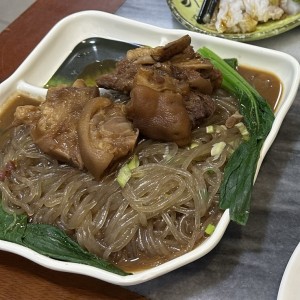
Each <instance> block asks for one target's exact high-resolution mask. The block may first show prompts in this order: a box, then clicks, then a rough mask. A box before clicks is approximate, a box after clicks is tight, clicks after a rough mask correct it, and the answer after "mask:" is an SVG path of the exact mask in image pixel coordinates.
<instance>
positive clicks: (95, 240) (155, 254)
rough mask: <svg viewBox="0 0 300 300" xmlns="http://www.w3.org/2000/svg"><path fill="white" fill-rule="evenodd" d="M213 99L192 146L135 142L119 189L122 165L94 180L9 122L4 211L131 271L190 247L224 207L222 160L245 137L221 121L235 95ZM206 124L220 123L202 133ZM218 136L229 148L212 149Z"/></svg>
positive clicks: (0, 161)
mask: <svg viewBox="0 0 300 300" xmlns="http://www.w3.org/2000/svg"><path fill="white" fill-rule="evenodd" d="M214 99H215V102H216V104H217V111H216V113H215V115H214V116H212V117H211V118H210V119H209V120H207V122H206V124H204V125H203V127H201V128H197V129H195V130H194V131H193V143H192V145H191V146H190V147H185V148H179V147H178V146H177V145H176V144H175V143H160V142H155V141H151V140H142V141H140V142H139V144H138V146H137V147H136V149H135V154H136V155H137V156H138V159H139V167H137V168H135V169H134V170H133V171H132V176H131V178H130V180H129V181H128V183H127V184H126V185H125V187H124V188H121V187H120V186H119V184H118V183H117V181H116V176H117V172H118V169H119V168H120V167H121V164H119V165H118V166H115V167H114V168H113V169H112V170H111V171H110V172H109V173H108V174H106V176H105V177H104V178H103V179H102V180H101V181H100V182H99V181H95V180H94V179H93V177H92V176H91V175H90V174H88V173H86V172H83V171H80V170H78V169H76V168H73V167H70V166H67V165H65V164H61V163H58V161H57V160H55V159H52V158H50V157H49V156H47V155H45V154H44V153H42V152H41V151H40V150H39V149H38V148H37V147H36V146H35V144H34V143H33V141H32V139H31V137H30V134H29V129H28V128H26V127H25V126H24V125H21V126H18V127H11V128H10V129H9V130H8V131H7V132H5V134H4V135H3V136H2V137H1V139H0V149H1V154H0V165H1V166H2V167H3V166H5V165H7V164H9V163H10V162H14V164H15V166H16V168H13V170H12V171H11V176H9V177H6V178H5V179H4V181H0V189H1V193H2V205H3V208H4V210H5V211H6V212H9V213H16V214H21V213H26V214H27V215H28V216H29V218H30V221H31V222H33V223H45V224H53V225H55V226H57V227H59V228H61V229H62V230H64V231H65V232H66V233H67V234H68V235H70V236H71V237H73V238H74V239H75V240H76V241H77V242H78V243H79V244H80V245H81V246H82V247H84V248H86V249H87V250H88V251H90V252H92V253H95V254H96V255H99V256H100V257H103V258H105V259H108V260H110V261H112V262H113V263H115V264H117V265H119V266H120V267H121V268H122V267H123V268H124V269H125V270H129V271H130V270H136V269H137V268H148V267H151V266H153V265H157V264H160V263H163V262H165V261H167V260H169V259H172V258H174V257H176V256H179V255H182V254H183V253H185V252H187V251H190V250H192V249H193V248H194V247H195V246H196V245H198V244H199V243H200V242H201V241H202V240H203V239H204V238H205V237H206V234H205V229H206V227H207V225H208V224H214V225H215V224H217V222H218V220H219V218H220V216H221V214H222V211H220V210H219V208H218V191H219V187H220V184H221V180H222V177H223V167H224V164H225V163H226V161H227V160H228V157H229V156H230V155H231V153H232V152H233V150H234V149H235V148H236V147H237V146H238V145H239V143H240V142H241V140H242V136H241V135H240V132H239V130H238V128H236V127H233V128H228V129H225V128H224V126H220V125H222V124H224V123H225V121H226V119H227V118H228V117H229V116H231V115H232V114H234V113H235V112H236V111H237V104H236V102H235V100H234V99H233V98H230V97H228V96H227V95H224V94H222V93H221V92H220V93H217V94H216V95H215V97H214ZM209 124H210V125H211V124H213V125H214V126H215V128H217V129H218V130H215V131H214V132H213V133H209V134H208V133H206V126H207V125H209ZM219 142H225V143H226V147H225V148H224V150H223V151H222V153H221V154H220V155H219V156H217V157H216V156H211V149H212V146H213V145H214V144H216V143H219ZM129 159H130V158H129Z"/></svg>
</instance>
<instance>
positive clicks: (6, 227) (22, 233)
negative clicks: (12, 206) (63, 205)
mask: <svg viewBox="0 0 300 300" xmlns="http://www.w3.org/2000/svg"><path fill="white" fill-rule="evenodd" d="M0 239H1V240H5V241H9V242H13V243H17V244H20V245H23V246H25V247H28V248H30V249H32V250H34V251H36V252H38V253H40V254H43V255H45V256H48V257H51V258H54V259H58V260H62V261H69V262H75V263H82V264H87V265H90V266H93V267H97V268H100V269H103V270H106V271H109V272H112V273H116V274H119V275H129V273H126V272H124V271H122V270H121V269H119V268H117V267H115V266H114V265H112V264H111V263H109V262H108V261H106V260H103V259H100V258H98V257H96V256H95V255H93V254H91V253H89V252H87V251H85V250H84V249H82V248H81V247H80V246H79V245H78V244H77V243H76V242H75V241H73V240H72V239H71V238H70V237H69V236H67V235H66V234H65V233H64V232H63V231H62V230H60V229H58V228H57V227H55V226H51V225H46V224H31V223H28V222H27V216H26V215H16V214H8V213H6V212H5V211H4V210H3V208H2V205H0Z"/></svg>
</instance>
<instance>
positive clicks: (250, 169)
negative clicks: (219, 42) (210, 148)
mask: <svg viewBox="0 0 300 300" xmlns="http://www.w3.org/2000/svg"><path fill="white" fill-rule="evenodd" d="M198 52H199V53H200V54H201V55H202V56H203V57H206V58H209V59H210V60H211V62H212V63H213V65H214V66H215V67H216V68H217V69H219V70H220V71H221V73H222V75H223V82H222V87H223V88H224V89H225V90H227V91H228V92H230V93H231V94H233V95H234V96H236V98H237V99H238V100H239V106H240V113H241V114H242V115H243V116H244V120H245V124H246V127H247V129H248V131H249V133H250V137H249V139H247V140H245V141H244V142H243V143H242V144H241V145H240V146H239V147H238V149H237V150H236V151H235V152H234V153H233V155H232V156H231V157H230V159H229V161H228V163H227V165H226V167H225V170H224V179H223V182H222V185H221V188H220V208H222V209H227V208H229V209H230V217H231V219H232V220H233V221H236V222H237V223H240V224H242V225H244V224H246V222H247V220H248V216H249V210H250V199H251V190H252V186H253V181H254V176H255V171H256V166H257V161H258V159H259V155H260V150H261V147H262V145H263V142H264V140H265V139H266V137H267V135H268V133H269V132H270V130H271V127H272V124H273V121H274V114H273V112H272V110H271V108H270V106H269V105H268V103H267V102H266V101H265V99H264V98H263V97H262V96H261V95H260V94H259V93H258V92H257V91H256V90H255V89H254V88H253V87H252V86H251V85H250V84H249V83H248V82H247V81H246V80H245V79H244V78H243V77H242V76H241V75H239V73H238V72H236V71H235V70H234V69H233V68H232V67H231V66H230V65H229V64H227V63H226V61H224V60H223V59H222V58H221V57H219V56H218V55H217V54H215V53H214V52H213V51H211V50H210V49H208V48H206V47H203V48H201V49H199V50H198Z"/></svg>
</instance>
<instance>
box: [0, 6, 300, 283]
mask: <svg viewBox="0 0 300 300" xmlns="http://www.w3.org/2000/svg"><path fill="white" fill-rule="evenodd" d="M184 34H189V35H190V36H191V38H192V44H193V46H194V48H195V49H198V48H200V47H201V46H204V45H205V46H207V47H209V48H210V49H212V50H213V51H215V52H216V53H218V54H219V55H220V56H222V57H223V58H225V57H236V58H238V60H239V62H240V64H243V65H249V66H252V67H254V68H259V69H264V70H266V71H269V72H273V73H275V74H277V76H278V77H279V78H280V80H281V81H282V83H283V86H284V89H283V94H282V99H281V102H280V105H279V106H278V108H277V111H276V119H275V122H274V125H273V128H272V130H271V132H270V134H269V136H268V137H267V139H266V141H265V143H264V146H263V148H262V151H261V157H260V160H259V163H258V167H257V171H258V170H259V168H260V165H261V162H262V160H263V158H264V156H265V154H266V153H267V151H268V149H269V147H270V146H271V144H272V142H273V141H274V139H275V137H276V135H277V133H278V130H279V128H280V125H281V123H282V121H283V119H284V117H285V115H286V113H287V111H288V109H289V108H290V106H291V104H292V102H293V100H294V98H295V96H296V93H297V90H298V85H299V80H300V70H299V64H298V62H297V61H296V60H295V59H294V58H293V57H291V56H289V55H287V54H285V53H280V52H276V51H272V50H270V49H263V48H258V47H256V46H251V45H247V44H243V43H239V42H234V41H230V40H225V39H221V38H217V37H212V36H208V35H205V34H201V33H196V32H190V31H185V30H170V29H162V28H158V27H154V26H151V25H146V24H142V23H139V22H136V21H132V20H128V19H125V18H121V17H118V16H115V15H111V14H107V13H103V12H99V11H85V12H80V13H77V14H74V15H71V16H69V17H67V18H65V19H63V20H62V21H60V22H59V23H58V24H57V25H56V26H54V28H53V29H52V30H51V31H50V32H49V33H48V34H47V35H46V36H45V38H44V39H43V40H42V41H41V42H40V44H39V45H38V46H37V47H36V48H35V49H34V51H33V52H32V53H31V54H30V55H29V56H28V58H27V59H26V60H25V61H24V62H23V63H22V65H21V66H20V67H19V68H18V69H17V71H16V72H15V73H14V74H13V75H12V76H11V77H10V78H9V79H7V80H6V81H4V82H3V83H1V85H0V95H1V99H0V109H1V105H5V101H6V100H7V98H8V97H9V96H10V95H11V94H13V93H14V92H16V90H18V89H25V90H26V89H27V87H26V85H24V82H27V83H28V84H30V85H32V86H36V87H42V86H44V84H45V83H46V82H48V80H49V79H50V78H51V77H52V76H53V74H54V73H55V71H56V70H57V69H58V68H59V67H60V65H61V64H62V62H64V60H65V59H66V58H67V56H68V55H69V54H70V53H71V52H72V50H73V49H74V47H75V46H76V45H77V44H78V43H80V42H81V41H82V40H85V39H87V38H91V37H102V38H106V39H112V40H119V41H125V42H129V43H137V44H143V45H150V46H157V45H164V44H166V43H167V42H170V41H172V40H175V39H176V38H179V37H181V36H182V35H184ZM228 223H229V212H228V211H225V213H224V214H223V216H222V218H221V220H220V222H219V224H218V225H217V227H216V230H215V231H214V233H213V234H212V236H211V237H210V238H209V239H207V240H206V241H205V242H203V243H202V244H201V245H200V246H198V247H197V248H196V249H194V250H193V251H191V252H189V253H187V254H185V255H183V256H181V257H178V258H176V259H173V260H171V261H169V262H167V263H164V264H162V265H160V266H158V267H155V268H151V269H148V270H145V271H141V272H137V273H135V274H133V275H129V276H125V277H123V276H120V275H115V274H112V273H109V272H106V271H103V270H100V269H97V268H95V267H91V266H87V265H81V264H75V263H68V262H61V261H57V260H53V259H50V258H48V257H45V256H43V255H40V254H37V253H36V252H34V251H32V250H30V249H27V248H24V247H22V246H20V245H16V244H13V243H10V242H5V241H0V249H2V250H5V251H9V252H13V253H16V254H18V255H22V256H24V257H26V258H28V259H30V260H32V261H34V262H36V263H38V264H40V265H43V266H45V267H47V268H50V269H54V270H58V271H65V272H72V273H79V274H84V275H88V276H91V277H95V278H98V279H101V280H104V281H107V282H110V283H114V284H119V285H133V284H138V283H141V282H145V281H148V280H150V279H153V278H155V277H158V276H161V275H163V274H165V273H167V272H170V271H172V270H174V269H177V268H179V267H181V266H183V265H186V264H188V263H190V262H192V261H194V260H196V259H198V258H200V257H202V256H204V255H205V254H207V253H208V252H209V251H211V250H212V249H213V248H214V247H215V246H216V245H217V243H218V242H219V241H220V239H221V238H222V236H223V234H224V232H225V230H226V228H227V226H228Z"/></svg>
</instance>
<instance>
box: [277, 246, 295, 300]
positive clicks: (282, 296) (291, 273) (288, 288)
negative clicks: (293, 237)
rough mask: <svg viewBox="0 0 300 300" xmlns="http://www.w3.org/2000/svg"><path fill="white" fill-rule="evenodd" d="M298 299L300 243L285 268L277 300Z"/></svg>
mask: <svg viewBox="0 0 300 300" xmlns="http://www.w3.org/2000/svg"><path fill="white" fill-rule="evenodd" d="M298 299H300V243H299V244H298V246H297V247H296V249H295V250H294V252H293V254H292V256H291V258H290V260H289V262H288V264H287V266H286V268H285V271H284V274H283V277H282V280H281V283H280V287H279V292H278V296H277V300H298Z"/></svg>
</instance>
